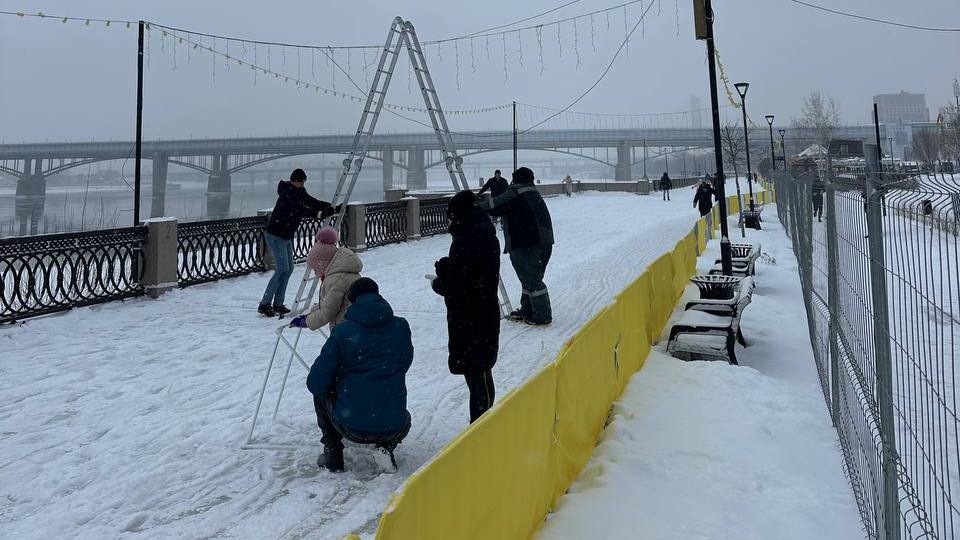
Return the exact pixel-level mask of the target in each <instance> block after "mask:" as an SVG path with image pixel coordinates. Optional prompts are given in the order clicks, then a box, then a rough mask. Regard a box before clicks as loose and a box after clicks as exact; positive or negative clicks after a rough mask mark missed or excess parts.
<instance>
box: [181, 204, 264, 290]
mask: <svg viewBox="0 0 960 540" xmlns="http://www.w3.org/2000/svg"><path fill="white" fill-rule="evenodd" d="M265 226H266V218H265V217H264V216H255V217H245V218H237V219H221V220H215V221H197V222H193V223H182V224H180V225H179V226H178V227H177V280H178V282H179V284H180V286H181V287H187V286H190V285H197V284H199V283H207V282H209V281H216V280H218V279H223V278H228V277H236V276H242V275H245V274H249V273H251V272H256V271H260V270H263V269H264V265H263V257H262V253H263V249H264V246H263V233H264V227H265Z"/></svg>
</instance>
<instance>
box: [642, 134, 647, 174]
mask: <svg viewBox="0 0 960 540" xmlns="http://www.w3.org/2000/svg"><path fill="white" fill-rule="evenodd" d="M643 179H644V180H647V139H646V138H644V139H643Z"/></svg>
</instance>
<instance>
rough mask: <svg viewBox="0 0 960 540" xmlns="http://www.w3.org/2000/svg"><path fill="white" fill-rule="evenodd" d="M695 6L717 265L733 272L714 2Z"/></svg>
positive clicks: (727, 272)
mask: <svg viewBox="0 0 960 540" xmlns="http://www.w3.org/2000/svg"><path fill="white" fill-rule="evenodd" d="M696 7H697V12H696V13H695V17H696V19H695V22H696V25H697V33H696V34H697V39H703V40H706V42H707V71H708V73H709V75H710V109H711V116H712V119H713V152H714V154H715V155H714V160H715V161H716V165H717V175H716V185H715V186H714V190H715V191H716V195H717V204H718V205H719V206H720V268H721V270H722V272H723V275H725V276H730V275H733V257H732V253H731V249H730V231H729V229H728V227H727V195H726V189H725V187H726V182H725V180H724V176H723V148H722V146H721V140H722V139H721V134H720V98H719V97H718V93H717V60H716V58H717V51H716V47H715V45H714V42H713V40H714V36H713V19H714V13H713V4H712V2H711V0H703V4H702V10H700V9H699V5H697V6H696Z"/></svg>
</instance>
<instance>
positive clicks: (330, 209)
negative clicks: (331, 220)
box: [317, 206, 337, 219]
mask: <svg viewBox="0 0 960 540" xmlns="http://www.w3.org/2000/svg"><path fill="white" fill-rule="evenodd" d="M336 212H337V211H336V210H335V209H334V208H333V207H332V206H328V207H326V208H324V209H323V210H321V211H320V213H318V214H317V217H318V218H320V219H327V218H328V217H330V216H332V215H333V214H335V213H336Z"/></svg>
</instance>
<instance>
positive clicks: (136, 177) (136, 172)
mask: <svg viewBox="0 0 960 540" xmlns="http://www.w3.org/2000/svg"><path fill="white" fill-rule="evenodd" d="M143 25H144V23H143V21H139V22H138V23H137V28H138V32H137V34H138V37H137V142H136V151H135V154H136V155H135V157H134V162H133V225H134V226H137V225H139V224H140V156H141V149H142V146H143Z"/></svg>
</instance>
